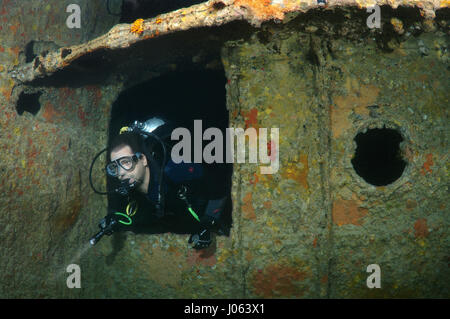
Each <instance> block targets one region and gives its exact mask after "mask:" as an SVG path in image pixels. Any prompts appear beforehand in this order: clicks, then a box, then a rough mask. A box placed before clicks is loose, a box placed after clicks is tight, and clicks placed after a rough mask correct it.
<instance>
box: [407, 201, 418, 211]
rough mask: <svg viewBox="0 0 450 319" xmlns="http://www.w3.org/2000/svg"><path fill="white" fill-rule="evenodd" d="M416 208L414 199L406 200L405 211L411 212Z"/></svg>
mask: <svg viewBox="0 0 450 319" xmlns="http://www.w3.org/2000/svg"><path fill="white" fill-rule="evenodd" d="M416 207H417V202H416V201H415V200H414V199H408V200H407V201H406V209H407V210H412V209H414V208H416Z"/></svg>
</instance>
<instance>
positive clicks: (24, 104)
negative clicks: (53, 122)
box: [16, 92, 42, 115]
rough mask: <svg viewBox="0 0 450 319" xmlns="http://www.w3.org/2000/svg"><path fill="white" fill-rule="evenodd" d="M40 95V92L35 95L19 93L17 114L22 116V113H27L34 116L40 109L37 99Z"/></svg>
mask: <svg viewBox="0 0 450 319" xmlns="http://www.w3.org/2000/svg"><path fill="white" fill-rule="evenodd" d="M41 95H42V92H36V93H25V92H21V93H20V95H19V99H18V100H17V105H16V110H17V113H18V114H19V115H22V114H23V112H29V113H31V114H33V115H36V114H37V113H38V112H39V110H40V109H41V104H40V103H39V97H40V96H41Z"/></svg>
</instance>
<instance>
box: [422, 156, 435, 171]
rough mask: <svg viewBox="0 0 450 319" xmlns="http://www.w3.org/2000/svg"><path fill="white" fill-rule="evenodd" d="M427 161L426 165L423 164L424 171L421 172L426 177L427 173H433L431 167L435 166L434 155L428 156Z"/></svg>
mask: <svg viewBox="0 0 450 319" xmlns="http://www.w3.org/2000/svg"><path fill="white" fill-rule="evenodd" d="M426 159H427V160H426V161H425V163H423V166H422V169H421V170H420V173H421V174H422V175H425V174H427V173H431V172H432V169H431V166H433V165H434V162H433V154H427V155H426Z"/></svg>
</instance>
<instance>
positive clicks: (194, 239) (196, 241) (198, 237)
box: [188, 228, 212, 249]
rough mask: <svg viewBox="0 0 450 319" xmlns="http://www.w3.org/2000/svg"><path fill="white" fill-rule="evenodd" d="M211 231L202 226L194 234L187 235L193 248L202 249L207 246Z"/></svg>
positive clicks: (209, 243)
mask: <svg viewBox="0 0 450 319" xmlns="http://www.w3.org/2000/svg"><path fill="white" fill-rule="evenodd" d="M211 241H212V240H211V232H210V231H209V230H208V229H207V228H204V229H203V230H201V231H200V232H198V233H196V234H192V235H191V237H189V241H188V243H189V244H193V247H192V248H194V249H203V248H207V247H209V245H211Z"/></svg>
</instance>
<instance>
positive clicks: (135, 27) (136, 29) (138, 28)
mask: <svg viewBox="0 0 450 319" xmlns="http://www.w3.org/2000/svg"><path fill="white" fill-rule="evenodd" d="M143 23H144V19H137V20H136V21H134V22H133V24H132V25H131V32H133V33H138V34H141V33H142V32H144V27H143V26H142V24H143Z"/></svg>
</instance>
